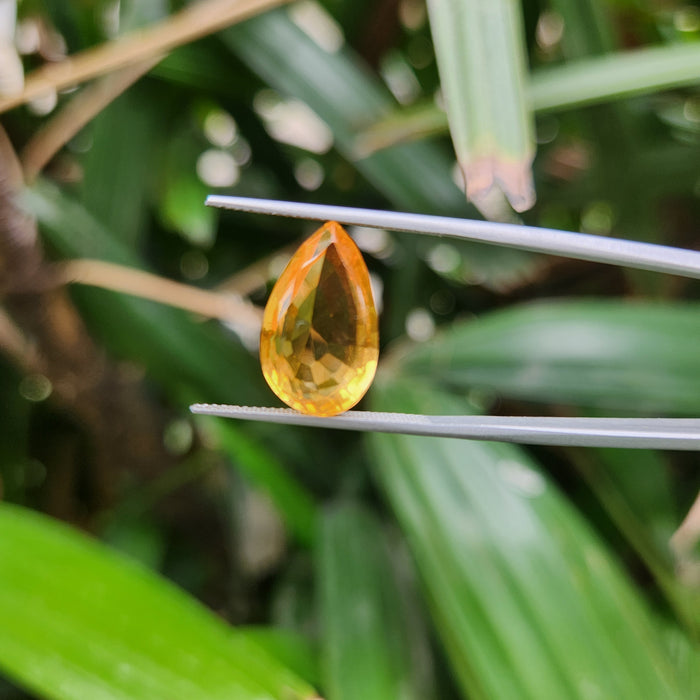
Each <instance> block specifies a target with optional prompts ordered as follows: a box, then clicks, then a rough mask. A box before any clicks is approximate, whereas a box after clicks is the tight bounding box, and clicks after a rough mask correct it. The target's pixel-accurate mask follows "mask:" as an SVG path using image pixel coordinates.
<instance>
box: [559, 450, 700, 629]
mask: <svg viewBox="0 0 700 700" xmlns="http://www.w3.org/2000/svg"><path fill="white" fill-rule="evenodd" d="M572 461H573V463H574V464H575V465H576V466H577V468H578V471H579V472H580V473H581V474H582V476H583V477H584V479H585V480H586V482H587V483H588V485H589V486H590V488H591V489H592V491H593V493H594V494H595V496H596V497H597V498H598V500H599V501H600V504H601V506H602V508H603V509H604V510H605V512H606V513H607V515H608V517H609V518H610V520H611V521H612V522H613V523H614V525H615V526H616V527H617V529H618V530H619V532H620V533H621V534H622V536H623V537H625V538H626V539H627V541H628V542H629V544H630V546H631V547H632V548H633V549H634V550H635V551H636V553H637V555H638V556H639V557H640V559H641V560H642V561H643V562H644V564H645V565H646V566H647V567H648V569H649V571H650V572H651V573H652V575H653V576H654V578H655V579H656V582H657V585H658V586H659V588H660V590H661V591H662V592H663V593H664V595H665V596H666V599H667V600H668V603H669V605H670V606H671V608H673V609H674V611H675V612H676V614H677V616H678V619H679V620H681V621H682V622H683V623H685V624H686V626H687V628H688V629H689V630H691V631H694V632H695V634H696V636H697V633H698V632H699V631H700V592H698V591H697V590H694V589H693V587H692V586H689V585H686V584H684V583H683V582H682V581H681V580H679V578H678V577H677V576H676V574H675V572H674V562H673V556H672V553H671V547H670V539H671V536H672V535H673V533H674V531H675V530H676V528H677V527H678V525H679V523H680V522H681V519H682V516H681V513H680V512H679V511H678V508H677V507H676V506H675V503H674V494H673V492H672V480H671V474H670V470H669V466H668V464H667V463H666V460H665V459H664V457H663V456H662V455H661V454H660V453H658V452H654V451H652V450H623V449H617V450H616V449H601V450H591V451H588V452H582V451H580V452H577V453H575V455H573V456H572Z"/></svg>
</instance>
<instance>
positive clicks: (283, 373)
mask: <svg viewBox="0 0 700 700" xmlns="http://www.w3.org/2000/svg"><path fill="white" fill-rule="evenodd" d="M378 357H379V333H378V331H377V311H376V309H375V307H374V301H373V298H372V290H371V288H370V284H369V273H368V271H367V266H366V265H365V262H364V260H363V259H362V255H361V254H360V251H359V250H358V249H357V246H356V245H355V243H354V242H353V241H352V239H351V238H350V236H348V234H347V233H345V231H344V230H343V229H342V227H341V226H340V225H339V224H337V223H335V222H334V221H331V222H329V223H327V224H324V225H323V226H322V227H321V228H320V229H319V230H318V231H316V233H314V234H313V236H311V238H309V239H308V240H307V241H305V242H304V243H303V244H302V245H301V246H300V248H299V250H297V252H296V253H294V256H293V257H292V259H291V260H290V261H289V264H288V265H287V267H286V268H285V269H284V272H282V274H281V275H280V277H279V279H278V280H277V283H276V284H275V286H274V288H273V290H272V293H271V294H270V298H269V300H268V302H267V306H266V307H265V314H264V316H263V326H262V333H261V335H260V363H261V365H262V371H263V374H264V375H265V379H266V380H267V383H268V384H269V385H270V388H271V389H272V391H274V392H275V394H277V396H279V398H280V399H282V401H284V402H285V403H286V404H287V405H288V406H291V407H292V408H294V409H296V410H297V411H301V412H302V413H310V414H313V415H316V416H334V415H336V414H337V413H342V412H343V411H347V410H348V409H349V408H352V407H353V406H354V405H355V404H356V403H357V402H358V401H359V400H360V399H361V398H362V397H363V396H364V395H365V392H366V391H367V389H369V385H370V384H371V383H372V379H373V378H374V372H375V370H376V369H377V359H378Z"/></svg>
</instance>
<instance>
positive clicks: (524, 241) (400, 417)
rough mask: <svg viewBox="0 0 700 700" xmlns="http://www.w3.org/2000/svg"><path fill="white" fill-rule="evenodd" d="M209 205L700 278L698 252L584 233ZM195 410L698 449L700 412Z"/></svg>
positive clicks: (359, 212)
mask: <svg viewBox="0 0 700 700" xmlns="http://www.w3.org/2000/svg"><path fill="white" fill-rule="evenodd" d="M206 203H207V205H208V206H211V207H218V208H222V209H233V210H236V211H245V212H250V213H259V214H272V215H276V216H289V217H294V218H300V219H316V220H320V221H338V222H340V223H343V224H350V225H356V226H367V227H373V228H382V229H391V230H395V231H408V232H410V233H421V234H426V235H430V236H448V237H451V238H460V239H462V240H468V241H476V242H479V243H490V244H492V245H498V246H505V247H510V248H520V249H521V250H529V251H533V252H537V253H549V254H553V255H558V256H563V257H569V258H574V259H578V260H591V261H595V262H602V263H609V264H612V265H621V266H624V267H634V268H638V269H640V270H653V271H655V272H665V273H671V274H676V275H680V276H682V277H692V278H694V279H700V252H698V251H694V250H684V249H682V248H673V247H670V246H661V245H654V244H651V243H639V242H636V241H626V240H620V239H616V238H603V237H600V236H592V235H587V234H582V233H571V232H568V231H557V230H553V229H543V228H534V227H530V226H522V225H518V224H503V223H494V222H488V221H476V220H470V219H456V218H449V217H444V216H428V215H419V214H407V213H401V212H390V211H379V210H372V209H357V208H354V207H338V206H331V205H324V204H303V203H299V202H282V201H275V200H265V199H249V198H245V197H224V196H219V195H212V196H210V197H208V198H207V202H206ZM190 410H191V411H192V412H193V413H198V414H205V415H211V416H223V417H226V418H238V419H241V420H257V421H266V422H270V423H286V424H290V425H305V426H313V427H319V428H339V429H344V430H362V431H374V432H389V433H403V434H407V435H429V436H438V437H453V438H464V439H471V440H498V441H503V442H519V443H525V444H540V445H568V446H581V447H627V448H630V447H633V448H657V449H671V450H700V418H579V417H576V418H560V417H557V418H551V417H521V416H506V417H500V416H428V415H419V414H406V413H375V412H372V411H348V412H346V413H344V414H342V415H340V416H334V417H332V418H321V417H319V416H309V415H304V414H301V413H298V412H297V411H293V410H291V409H284V408H264V407H257V406H224V405H211V404H194V405H192V406H190Z"/></svg>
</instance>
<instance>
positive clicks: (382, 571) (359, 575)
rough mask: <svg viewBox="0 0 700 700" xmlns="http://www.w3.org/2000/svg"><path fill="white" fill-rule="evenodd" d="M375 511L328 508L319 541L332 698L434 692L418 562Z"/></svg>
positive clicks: (369, 699)
mask: <svg viewBox="0 0 700 700" xmlns="http://www.w3.org/2000/svg"><path fill="white" fill-rule="evenodd" d="M400 563H401V562H400V561H399V560H398V557H397V550H396V545H395V543H393V542H392V541H391V539H390V538H389V537H388V536H387V534H386V533H385V532H384V530H383V529H382V527H381V525H380V523H379V522H378V521H377V520H376V518H375V517H374V516H373V515H372V514H371V513H369V512H368V511H366V510H364V509H363V508H362V507H360V506H358V505H354V504H344V505H340V506H336V507H333V508H331V509H329V510H327V511H326V513H325V514H324V517H323V520H322V523H321V532H320V537H319V546H318V559H317V566H318V578H319V588H320V596H321V622H322V625H323V658H324V662H325V663H324V672H325V673H324V677H325V684H324V685H325V687H326V688H327V689H328V696H329V698H330V700H375V699H376V700H386V699H387V698H401V700H411V699H412V698H415V699H416V700H417V699H418V698H421V699H423V698H430V697H434V689H433V687H432V674H431V670H432V668H431V666H432V664H431V658H430V655H429V654H430V652H429V649H428V647H427V644H426V637H425V629H424V627H423V624H422V619H421V611H420V604H419V602H418V600H417V599H416V597H415V591H414V590H413V586H412V583H413V582H412V579H411V575H410V574H411V569H410V567H407V566H406V564H407V563H408V562H407V561H405V562H403V564H404V565H403V566H399V564H400Z"/></svg>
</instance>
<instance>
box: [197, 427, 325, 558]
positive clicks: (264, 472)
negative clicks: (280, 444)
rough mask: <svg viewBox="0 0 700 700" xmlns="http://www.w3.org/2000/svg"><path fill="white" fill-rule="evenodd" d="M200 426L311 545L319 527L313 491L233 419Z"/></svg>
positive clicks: (296, 535)
mask: <svg viewBox="0 0 700 700" xmlns="http://www.w3.org/2000/svg"><path fill="white" fill-rule="evenodd" d="M199 425H200V427H201V429H202V430H203V431H204V433H205V434H206V435H207V438H208V442H209V443H211V442H212V440H213V442H214V444H215V445H216V446H217V447H219V448H220V449H222V450H223V451H224V453H225V454H226V455H228V457H229V458H230V459H231V461H232V464H233V466H234V467H235V468H236V469H238V470H239V471H240V472H241V473H242V474H243V475H244V476H245V477H246V479H248V481H250V482H251V483H252V484H254V485H255V486H257V487H258V488H260V489H262V490H264V491H265V493H267V494H268V496H269V497H270V499H271V500H272V502H273V503H274V504H275V506H276V507H277V509H278V510H279V512H280V514H281V515H282V517H283V519H284V522H285V524H286V526H287V528H288V529H289V531H290V532H291V533H292V534H293V535H294V536H295V537H296V538H297V539H298V540H299V542H301V543H303V544H305V545H310V544H311V543H312V541H313V538H314V532H315V528H316V505H315V503H314V500H313V497H312V496H311V494H309V493H308V491H306V490H305V489H304V488H303V487H302V486H301V485H300V484H299V483H298V482H297V481H296V480H295V479H294V477H292V476H290V475H289V473H288V472H287V471H286V470H285V468H284V465H283V464H281V463H280V462H279V461H278V460H277V459H276V458H275V456H274V455H273V454H272V453H270V452H269V451H268V450H267V449H266V448H265V447H264V446H262V445H260V444H258V443H257V442H256V441H255V440H254V439H252V438H251V437H249V436H248V435H246V433H245V432H243V431H242V430H241V429H240V428H239V427H238V426H236V425H235V424H233V423H232V422H231V421H225V420H216V419H215V420H206V419H205V420H200V421H199Z"/></svg>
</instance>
